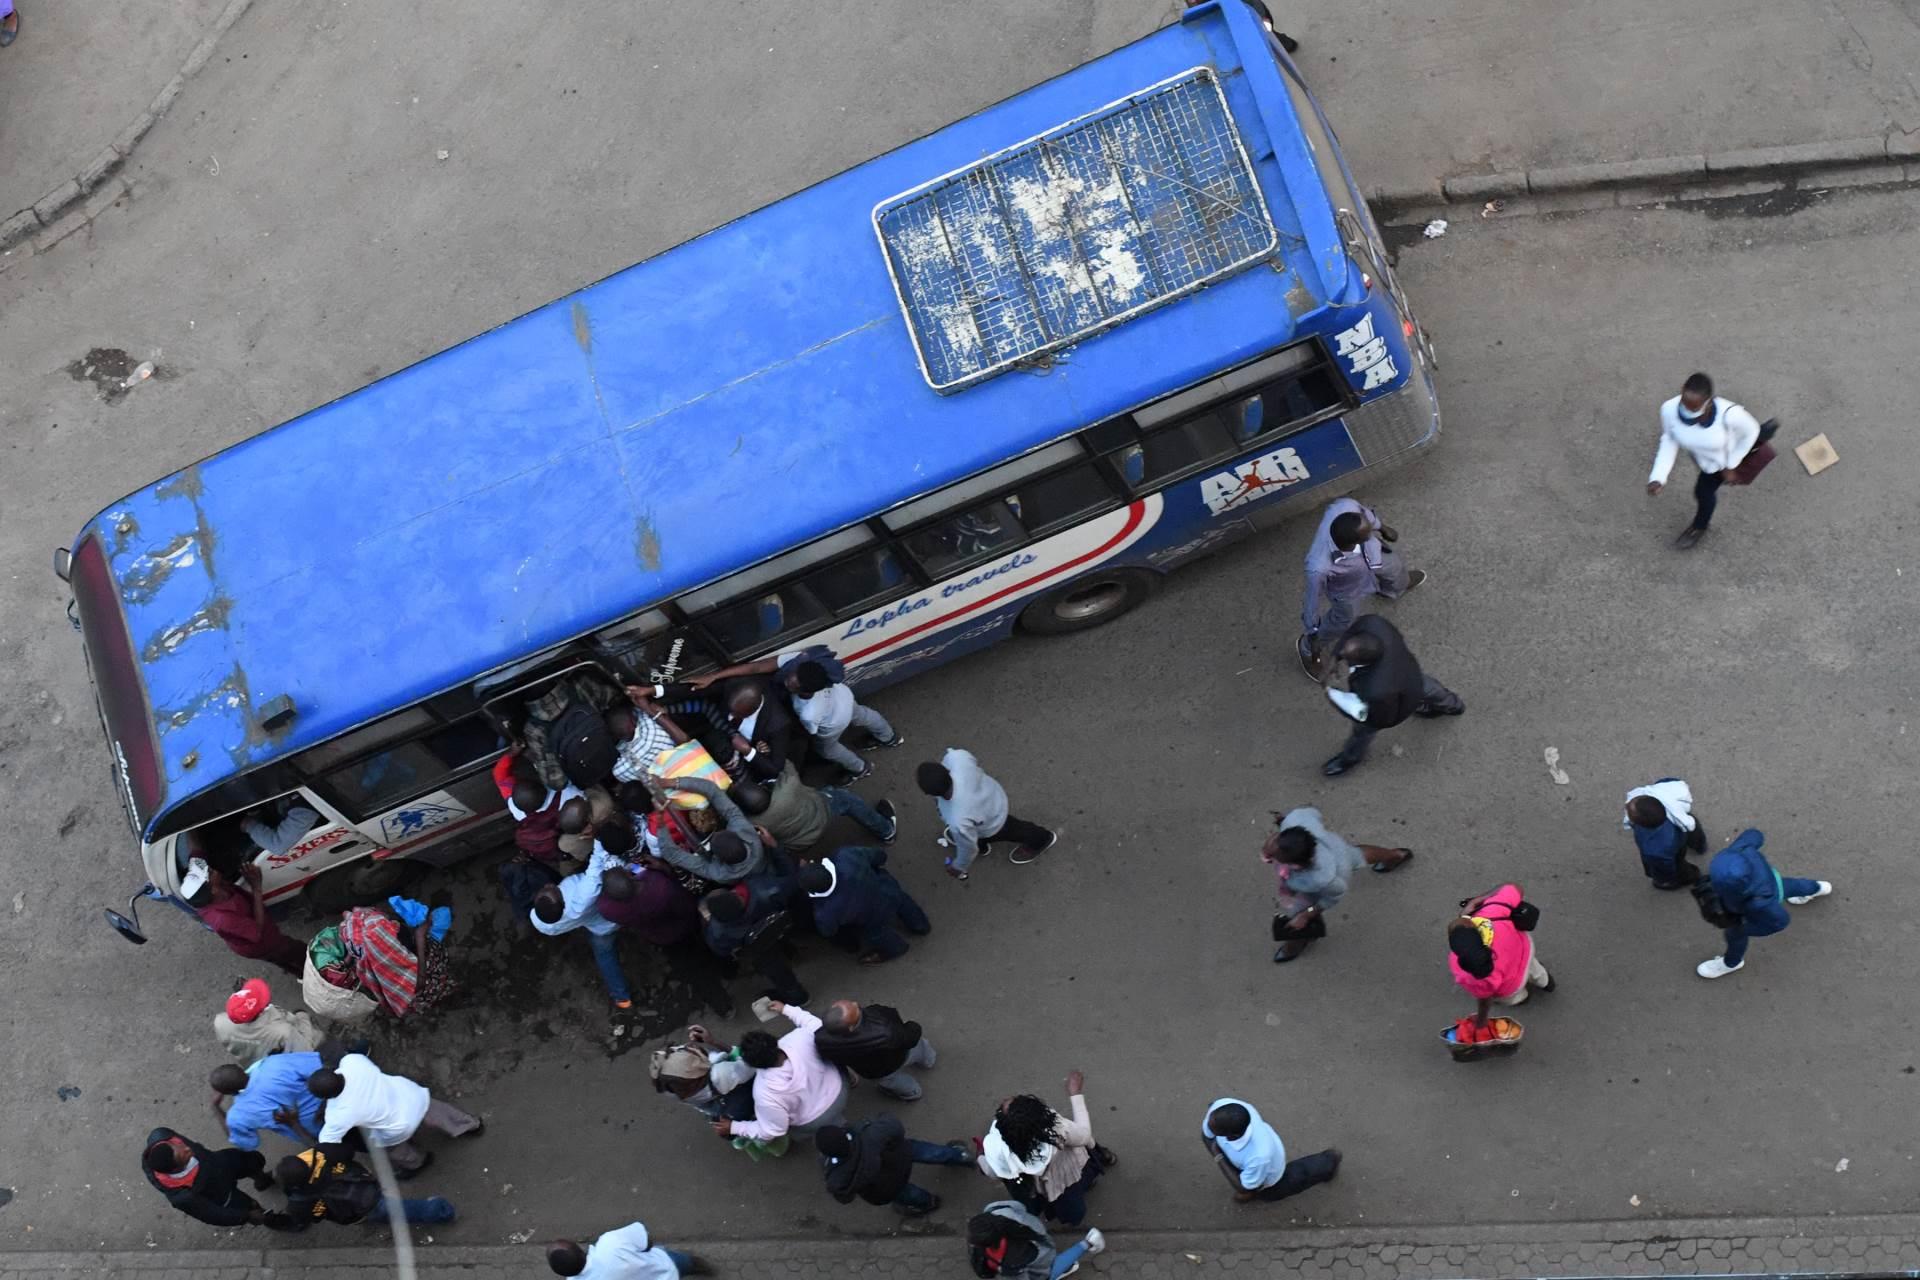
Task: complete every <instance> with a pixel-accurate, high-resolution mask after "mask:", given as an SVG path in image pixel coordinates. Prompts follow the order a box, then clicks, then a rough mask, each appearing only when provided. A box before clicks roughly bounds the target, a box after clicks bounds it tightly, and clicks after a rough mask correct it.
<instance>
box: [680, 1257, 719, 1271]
mask: <svg viewBox="0 0 1920 1280" xmlns="http://www.w3.org/2000/svg"><path fill="white" fill-rule="evenodd" d="M680 1274H681V1275H683V1276H710V1275H712V1274H713V1266H712V1264H711V1263H709V1262H708V1261H707V1260H706V1259H705V1258H696V1257H693V1256H692V1255H691V1254H689V1255H688V1257H687V1265H686V1269H685V1270H683V1271H681V1273H680Z"/></svg>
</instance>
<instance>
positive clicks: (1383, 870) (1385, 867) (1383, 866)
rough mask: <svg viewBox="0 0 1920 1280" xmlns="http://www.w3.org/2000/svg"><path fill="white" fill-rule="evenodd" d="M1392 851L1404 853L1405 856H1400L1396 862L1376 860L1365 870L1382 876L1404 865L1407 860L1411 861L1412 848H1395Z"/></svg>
mask: <svg viewBox="0 0 1920 1280" xmlns="http://www.w3.org/2000/svg"><path fill="white" fill-rule="evenodd" d="M1394 852H1395V853H1402V854H1405V855H1406V856H1405V857H1403V858H1401V859H1400V861H1398V862H1376V863H1374V864H1373V865H1372V866H1371V867H1368V868H1367V870H1369V871H1371V872H1373V874H1375V875H1377V876H1384V875H1387V874H1389V873H1391V872H1395V871H1398V870H1399V869H1400V868H1402V867H1404V866H1406V865H1407V864H1408V863H1409V862H1412V861H1413V850H1411V849H1395V850H1394Z"/></svg>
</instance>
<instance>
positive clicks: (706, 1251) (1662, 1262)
mask: <svg viewBox="0 0 1920 1280" xmlns="http://www.w3.org/2000/svg"><path fill="white" fill-rule="evenodd" d="M1106 1234H1107V1236H1108V1238H1109V1240H1110V1241H1111V1242H1112V1251H1113V1252H1112V1254H1111V1259H1112V1262H1113V1264H1115V1265H1121V1264H1123V1263H1124V1269H1125V1270H1126V1271H1127V1273H1128V1274H1130V1275H1131V1274H1134V1273H1135V1272H1136V1271H1137V1272H1139V1273H1140V1274H1143V1275H1147V1274H1151V1275H1155V1276H1161V1275H1165V1274H1172V1273H1171V1272H1169V1271H1168V1270H1167V1268H1168V1267H1169V1266H1171V1265H1172V1264H1173V1262H1174V1260H1181V1261H1182V1262H1183V1263H1184V1264H1190V1265H1192V1266H1193V1268H1194V1270H1195V1272H1196V1274H1202V1273H1204V1274H1211V1272H1210V1271H1205V1270H1204V1269H1203V1268H1202V1267H1200V1266H1199V1264H1201V1263H1203V1262H1205V1263H1209V1264H1212V1263H1217V1262H1224V1261H1225V1259H1224V1258H1223V1255H1226V1256H1228V1257H1231V1256H1234V1255H1238V1258H1237V1260H1236V1261H1234V1262H1229V1263H1227V1264H1226V1265H1225V1266H1224V1267H1222V1268H1218V1269H1222V1270H1226V1271H1230V1272H1234V1273H1236V1274H1238V1273H1239V1271H1238V1268H1239V1264H1240V1263H1243V1262H1253V1263H1254V1267H1253V1268H1252V1269H1250V1270H1248V1271H1247V1272H1246V1274H1249V1275H1251V1274H1254V1273H1255V1272H1261V1273H1264V1274H1272V1275H1286V1276H1309V1275H1310V1276H1314V1277H1320V1276H1324V1277H1325V1278H1326V1280H1340V1278H1341V1277H1345V1278H1346V1280H1370V1278H1373V1277H1394V1278H1396V1280H1434V1278H1435V1277H1442V1276H1480V1277H1522V1276H1548V1275H1556V1276H1586V1277H1593V1276H1607V1275H1639V1276H1675V1275H1700V1276H1718V1277H1731V1276H1755V1275H1766V1276H1772V1277H1781V1276H1807V1277H1814V1276H1841V1275H1846V1276H1853V1277H1859V1276H1875V1275H1877V1276H1906V1277H1911V1276H1912V1275H1914V1274H1915V1266H1914V1264H1915V1262H1916V1260H1917V1259H1920V1215H1915V1214H1875V1215H1864V1216H1857V1217H1837V1216H1836V1217H1826V1216H1817V1217H1809V1218H1764V1219H1753V1218H1660V1217H1647V1218H1638V1219H1632V1220H1627V1221H1585V1222H1569V1223H1552V1224H1546V1223H1500V1224H1481V1225H1474V1226H1468V1225H1448V1224H1435V1225H1430V1226H1397V1227H1394V1226H1369V1227H1289V1228H1284V1229H1268V1230H1227V1231H1194V1232H1179V1231H1126V1230H1110V1231H1108V1232H1107V1233H1106ZM1869 1242H1870V1243H1869ZM672 1243H674V1244H675V1245H676V1246H677V1247H681V1248H685V1249H687V1250H689V1251H692V1252H695V1253H699V1254H701V1255H705V1256H708V1257H711V1258H713V1259H715V1260H716V1261H718V1262H720V1263H721V1264H722V1265H723V1266H724V1267H725V1268H726V1270H727V1271H729V1272H738V1273H740V1274H743V1275H776V1274H778V1275H787V1274H789V1273H791V1272H793V1271H794V1270H796V1269H798V1270H799V1272H800V1273H801V1274H811V1273H813V1272H816V1271H817V1272H818V1274H822V1275H825V1274H835V1273H844V1274H855V1273H859V1274H868V1273H869V1272H871V1271H873V1269H875V1268H878V1269H880V1270H879V1273H881V1274H885V1273H894V1274H909V1273H911V1274H934V1271H931V1270H927V1268H934V1269H937V1271H938V1273H940V1274H951V1273H953V1269H954V1268H953V1263H954V1260H955V1258H956V1257H957V1256H958V1245H957V1242H956V1240H955V1239H954V1237H952V1236H951V1235H950V1234H944V1233H943V1234H938V1235H905V1236H901V1235H891V1236H835V1237H827V1238H799V1239H795V1238H772V1237H765V1238H759V1237H756V1238H746V1239H741V1238H734V1239H728V1240H700V1239H692V1240H687V1239H674V1240H673V1241H672ZM416 1260H417V1263H418V1265H419V1267H420V1268H421V1270H422V1271H423V1272H426V1273H434V1274H460V1273H471V1272H476V1271H479V1270H480V1269H489V1270H488V1272H487V1273H488V1274H489V1275H491V1274H493V1273H495V1272H498V1273H499V1274H519V1273H524V1274H532V1272H533V1271H535V1270H539V1269H540V1266H541V1262H542V1261H543V1255H542V1252H541V1246H540V1245H538V1244H522V1245H422V1246H420V1247H418V1248H417V1251H416ZM392 1266H393V1253H392V1250H391V1249H390V1248H387V1247H384V1246H345V1247H328V1246H318V1247H314V1248H286V1247H267V1248H236V1249H191V1250H178V1251H170V1250H147V1251H143V1252H131V1251H128V1252H105V1251H103V1252H70V1253H51V1252H48V1253H38V1252H36V1253H10V1252H0V1272H5V1273H7V1274H9V1275H11V1276H20V1277H33V1276H52V1277H60V1276H63V1275H64V1274H76V1273H77V1274H79V1275H85V1276H90V1277H94V1276H140V1275H147V1274H152V1273H156V1272H167V1273H170V1274H169V1275H168V1276H166V1277H164V1278H163V1280H173V1278H174V1277H177V1276H179V1275H181V1274H182V1273H188V1274H196V1273H197V1274H203V1275H215V1274H218V1275H220V1276H223V1277H224V1276H226V1275H231V1274H233V1273H235V1272H238V1271H241V1270H242V1269H244V1271H245V1273H246V1274H247V1275H249V1276H252V1277H254V1278H255V1280H262V1278H264V1277H289V1278H299V1277H309V1276H312V1275H315V1274H318V1273H322V1272H324V1273H326V1274H327V1275H329V1276H334V1275H340V1274H347V1273H353V1274H358V1273H360V1272H362V1271H364V1273H365V1274H366V1275H367V1276H368V1277H369V1280H371V1277H373V1276H375V1275H379V1276H386V1275H390V1274H391V1269H392ZM863 1268H865V1270H863ZM1183 1269H1184V1268H1183Z"/></svg>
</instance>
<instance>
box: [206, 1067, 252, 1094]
mask: <svg viewBox="0 0 1920 1280" xmlns="http://www.w3.org/2000/svg"><path fill="white" fill-rule="evenodd" d="M207 1083H208V1084H210V1085H212V1086H213V1091H214V1092H215V1093H224V1094H226V1095H228V1096H229V1097H231V1096H232V1095H234V1094H236V1093H238V1092H240V1091H241V1090H242V1089H244V1088H246V1087H247V1073H246V1071H245V1070H244V1069H243V1068H241V1067H239V1066H236V1065H235V1064H234V1063H231V1062H227V1063H222V1064H221V1065H220V1066H217V1067H215V1068H214V1069H213V1073H212V1074H211V1075H209V1076H208V1077H207Z"/></svg>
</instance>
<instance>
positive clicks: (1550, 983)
mask: <svg viewBox="0 0 1920 1280" xmlns="http://www.w3.org/2000/svg"><path fill="white" fill-rule="evenodd" d="M1559 985H1560V982H1559V980H1558V979H1557V978H1555V977H1554V976H1553V975H1552V974H1548V975H1547V985H1546V986H1544V987H1535V988H1534V990H1535V991H1538V992H1539V993H1540V994H1541V995H1543V996H1544V995H1548V994H1550V993H1551V992H1552V991H1553V989H1554V988H1555V987H1557V986H1559Z"/></svg>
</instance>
